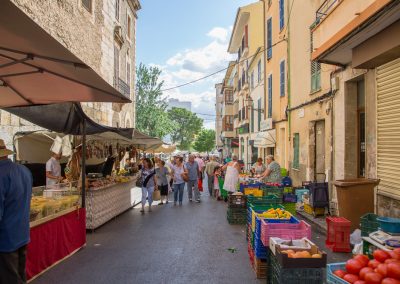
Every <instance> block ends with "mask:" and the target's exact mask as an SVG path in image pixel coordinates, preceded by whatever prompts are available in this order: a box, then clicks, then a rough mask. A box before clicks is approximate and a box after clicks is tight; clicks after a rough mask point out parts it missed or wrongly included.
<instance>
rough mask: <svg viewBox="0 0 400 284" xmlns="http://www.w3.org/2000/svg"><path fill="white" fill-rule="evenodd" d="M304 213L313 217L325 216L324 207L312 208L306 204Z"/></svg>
mask: <svg viewBox="0 0 400 284" xmlns="http://www.w3.org/2000/svg"><path fill="white" fill-rule="evenodd" d="M304 211H305V212H306V213H307V214H310V215H313V216H320V215H325V208H324V207H311V206H310V204H304Z"/></svg>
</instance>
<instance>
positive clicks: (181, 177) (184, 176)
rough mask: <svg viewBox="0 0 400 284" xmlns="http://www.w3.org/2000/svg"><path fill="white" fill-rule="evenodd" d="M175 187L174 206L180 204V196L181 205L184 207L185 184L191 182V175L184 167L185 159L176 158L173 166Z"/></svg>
mask: <svg viewBox="0 0 400 284" xmlns="http://www.w3.org/2000/svg"><path fill="white" fill-rule="evenodd" d="M171 170H172V173H171V174H172V177H173V181H174V183H173V186H174V206H175V205H176V203H177V202H178V195H179V205H182V200H183V191H184V189H185V182H187V181H189V175H188V171H187V169H185V167H184V165H183V158H182V157H176V159H175V165H172V166H171Z"/></svg>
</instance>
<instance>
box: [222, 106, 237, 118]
mask: <svg viewBox="0 0 400 284" xmlns="http://www.w3.org/2000/svg"><path fill="white" fill-rule="evenodd" d="M234 114H235V112H234V109H233V105H224V108H223V110H222V115H223V116H225V115H234Z"/></svg>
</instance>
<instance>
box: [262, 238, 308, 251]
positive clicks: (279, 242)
mask: <svg viewBox="0 0 400 284" xmlns="http://www.w3.org/2000/svg"><path fill="white" fill-rule="evenodd" d="M313 244H314V243H312V242H311V241H310V240H309V239H307V238H302V239H298V240H292V239H290V240H288V239H281V238H275V237H272V238H270V239H269V249H270V250H271V252H272V253H273V254H275V255H276V247H277V246H279V247H280V248H281V249H282V250H288V249H291V250H310V249H311V245H313Z"/></svg>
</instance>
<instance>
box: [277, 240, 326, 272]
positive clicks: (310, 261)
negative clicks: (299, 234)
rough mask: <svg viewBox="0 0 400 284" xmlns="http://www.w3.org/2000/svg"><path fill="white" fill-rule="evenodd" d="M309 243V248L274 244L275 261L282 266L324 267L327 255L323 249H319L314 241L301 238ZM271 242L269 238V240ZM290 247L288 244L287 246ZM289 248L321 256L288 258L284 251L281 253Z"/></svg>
mask: <svg viewBox="0 0 400 284" xmlns="http://www.w3.org/2000/svg"><path fill="white" fill-rule="evenodd" d="M302 240H303V241H306V242H307V243H309V244H310V246H311V248H309V249H303V248H295V246H291V248H287V247H288V246H287V245H281V244H276V245H275V253H274V254H275V256H276V259H277V261H278V262H279V263H280V265H281V266H282V268H321V267H326V263H327V255H326V253H325V252H324V251H321V250H320V249H319V248H318V247H317V246H316V245H315V244H314V243H312V242H311V241H310V240H308V239H302ZM270 242H271V240H270ZM289 247H290V246H289ZM288 249H291V250H293V251H295V252H296V251H304V250H305V251H308V252H309V253H310V254H311V255H313V254H317V253H318V254H320V255H321V256H322V257H321V258H290V257H289V256H288V255H287V254H286V253H282V251H284V250H288Z"/></svg>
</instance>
